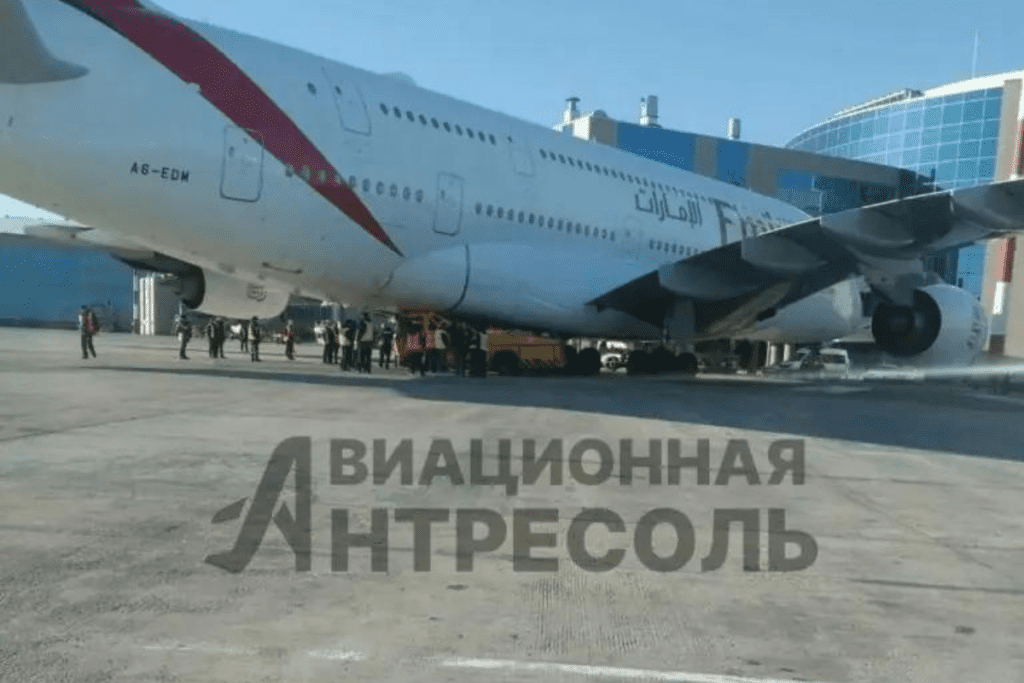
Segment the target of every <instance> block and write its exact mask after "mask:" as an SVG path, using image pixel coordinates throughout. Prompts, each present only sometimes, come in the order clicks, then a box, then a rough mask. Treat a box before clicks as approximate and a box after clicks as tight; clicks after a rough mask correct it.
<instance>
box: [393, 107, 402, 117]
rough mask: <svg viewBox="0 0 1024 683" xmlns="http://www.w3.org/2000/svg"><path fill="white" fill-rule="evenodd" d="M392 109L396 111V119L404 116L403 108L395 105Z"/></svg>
mask: <svg viewBox="0 0 1024 683" xmlns="http://www.w3.org/2000/svg"><path fill="white" fill-rule="evenodd" d="M392 111H394V112H395V118H396V119H400V118H402V110H401V109H399V108H398V107H395V108H394V109H393V110H392Z"/></svg>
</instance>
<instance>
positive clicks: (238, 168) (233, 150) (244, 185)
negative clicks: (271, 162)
mask: <svg viewBox="0 0 1024 683" xmlns="http://www.w3.org/2000/svg"><path fill="white" fill-rule="evenodd" d="M262 191H263V145H261V144H260V143H259V141H258V140H257V139H256V136H255V135H254V134H252V133H250V132H249V131H246V130H243V129H242V128H236V127H235V126H228V127H226V128H225V129H224V165H223V170H222V173H221V181H220V195H221V196H222V197H224V198H225V199H233V200H235V201H240V202H255V201H258V200H259V198H260V193H261V192H262Z"/></svg>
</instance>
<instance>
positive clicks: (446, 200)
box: [434, 173, 462, 235]
mask: <svg viewBox="0 0 1024 683" xmlns="http://www.w3.org/2000/svg"><path fill="white" fill-rule="evenodd" d="M461 223H462V178H460V177H459V176H457V175H452V174H450V173H438V174H437V200H436V201H435V202H434V232H438V233H441V234H442V235H457V234H458V232H459V225H460V224H461Z"/></svg>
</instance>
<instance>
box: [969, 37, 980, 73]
mask: <svg viewBox="0 0 1024 683" xmlns="http://www.w3.org/2000/svg"><path fill="white" fill-rule="evenodd" d="M980 33H981V31H980V29H975V30H974V59H973V60H972V61H971V78H974V77H975V76H977V75H978V38H979V36H980Z"/></svg>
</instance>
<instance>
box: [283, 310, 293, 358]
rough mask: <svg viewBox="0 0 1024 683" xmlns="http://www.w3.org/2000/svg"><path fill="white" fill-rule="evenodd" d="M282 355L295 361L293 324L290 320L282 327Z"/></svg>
mask: <svg viewBox="0 0 1024 683" xmlns="http://www.w3.org/2000/svg"><path fill="white" fill-rule="evenodd" d="M284 355H285V356H286V357H287V358H288V360H295V323H293V322H292V321H291V320H289V321H288V324H287V325H285V326H284Z"/></svg>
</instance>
